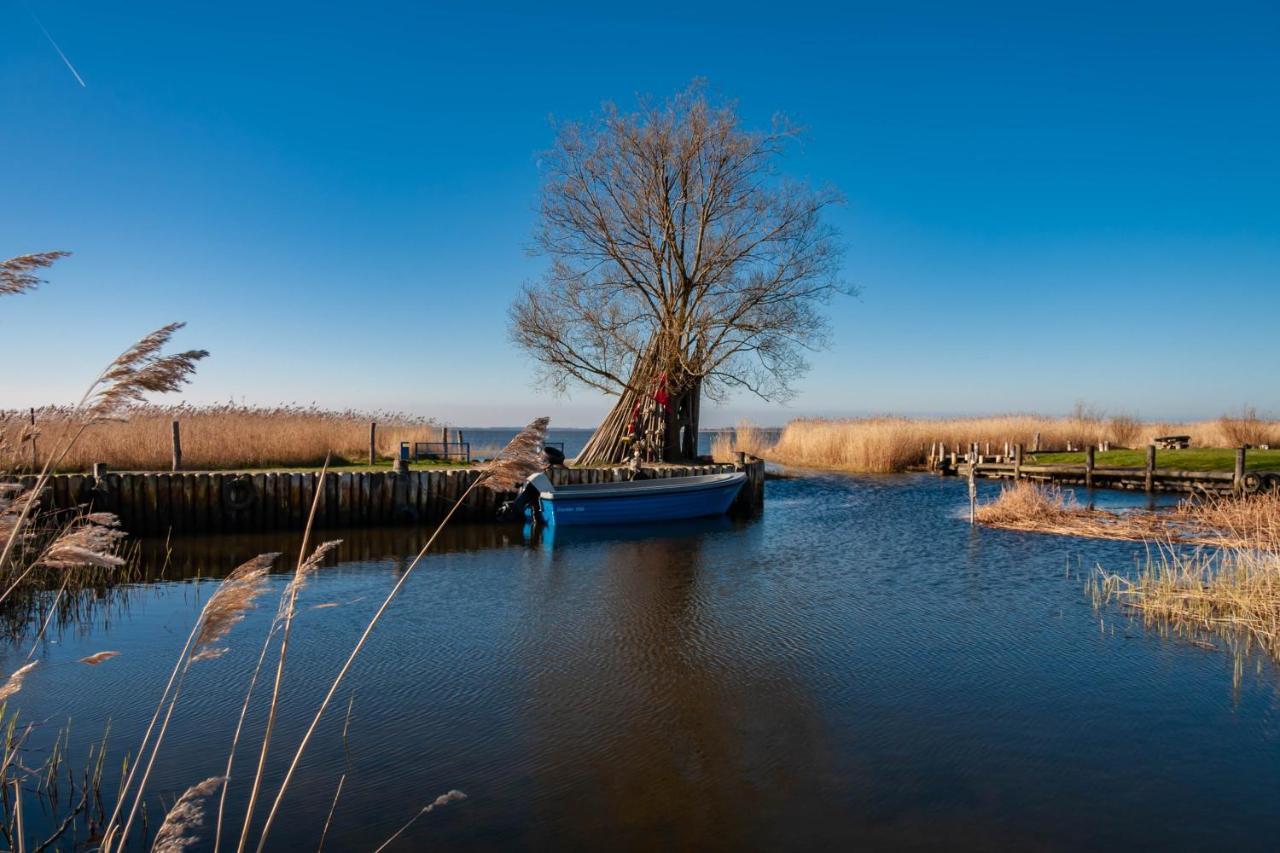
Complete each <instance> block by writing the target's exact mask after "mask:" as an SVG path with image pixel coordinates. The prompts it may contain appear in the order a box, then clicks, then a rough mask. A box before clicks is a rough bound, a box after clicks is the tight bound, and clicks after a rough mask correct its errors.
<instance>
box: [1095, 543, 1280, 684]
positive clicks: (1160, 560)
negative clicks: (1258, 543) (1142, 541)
mask: <svg viewBox="0 0 1280 853" xmlns="http://www.w3.org/2000/svg"><path fill="white" fill-rule="evenodd" d="M1090 590H1091V592H1092V594H1093V599H1094V603H1095V605H1098V606H1101V605H1102V604H1105V603H1107V602H1110V601H1118V602H1119V603H1120V604H1122V605H1123V606H1125V607H1126V608H1128V609H1130V610H1131V611H1133V612H1135V613H1138V614H1140V615H1141V617H1142V619H1143V622H1144V623H1145V624H1146V625H1147V626H1148V627H1151V628H1155V629H1157V630H1161V631H1169V632H1173V633H1176V634H1178V635H1181V636H1185V637H1189V638H1191V639H1193V640H1195V641H1197V642H1204V641H1203V639H1202V638H1203V637H1205V636H1215V635H1216V636H1218V637H1219V638H1221V639H1223V640H1224V641H1225V642H1226V644H1227V645H1228V647H1229V648H1230V649H1231V650H1232V651H1234V652H1235V654H1236V675H1237V678H1238V677H1239V674H1240V672H1241V670H1242V662H1243V659H1244V658H1245V657H1246V656H1247V655H1248V653H1249V652H1250V651H1251V650H1252V649H1253V648H1254V647H1255V646H1256V647H1259V648H1261V649H1262V650H1263V651H1264V652H1266V653H1267V654H1268V655H1270V657H1271V659H1272V660H1273V661H1275V662H1277V663H1280V550H1277V549H1275V548H1266V549H1258V548H1230V547H1229V548H1220V549H1202V548H1199V549H1190V550H1187V549H1179V548H1176V547H1166V548H1161V549H1160V550H1159V552H1158V553H1157V554H1156V555H1153V556H1151V557H1149V558H1148V559H1147V562H1146V565H1145V567H1144V568H1143V569H1142V570H1141V571H1140V572H1139V573H1138V574H1137V575H1136V576H1126V575H1119V574H1114V573H1110V572H1106V571H1104V570H1102V569H1099V570H1098V571H1097V573H1096V574H1095V576H1094V578H1093V579H1092V581H1091V584H1090ZM1210 645H1211V644H1210Z"/></svg>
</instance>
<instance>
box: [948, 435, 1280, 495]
mask: <svg viewBox="0 0 1280 853" xmlns="http://www.w3.org/2000/svg"><path fill="white" fill-rule="evenodd" d="M990 449H991V445H990V443H987V444H986V451H987V452H985V453H984V452H982V449H981V448H980V447H979V444H978V442H973V443H971V444H970V445H969V448H968V450H967V451H965V452H963V453H962V452H961V449H960V446H959V445H956V446H955V448H954V449H952V450H948V449H947V448H946V446H945V445H943V444H941V443H937V442H935V443H934V445H933V446H932V447H931V448H930V451H929V467H930V468H931V469H932V470H935V471H937V472H938V473H941V474H960V475H968V474H972V475H973V476H976V477H993V478H1008V479H1015V480H1018V479H1037V480H1046V481H1050V482H1056V483H1070V484H1080V485H1083V486H1085V488H1090V489H1092V488H1094V487H1095V486H1107V487H1111V488H1141V489H1142V490H1144V491H1146V492H1155V491H1215V492H1231V493H1234V494H1242V493H1251V492H1256V491H1261V490H1263V489H1265V488H1277V487H1280V471H1277V472H1263V473H1249V472H1247V468H1246V457H1247V453H1248V448H1246V447H1237V448H1236V449H1235V464H1234V466H1233V469H1232V471H1231V472H1230V473H1227V472H1225V471H1221V472H1220V471H1180V470H1161V469H1158V468H1157V467H1156V446H1155V445H1154V444H1149V445H1147V447H1146V458H1145V460H1144V461H1145V464H1144V465H1143V467H1142V468H1119V467H1100V466H1098V464H1097V456H1096V454H1097V451H1098V449H1099V448H1098V446H1096V445H1092V444H1090V445H1086V446H1085V447H1084V464H1083V465H1061V464H1054V465H1039V464H1034V463H1028V462H1026V461H1025V454H1026V453H1027V451H1026V450H1025V448H1024V446H1023V445H1022V444H1012V445H1011V444H1006V445H1005V450H1004V454H996V455H992V454H991V453H990ZM1102 449H1103V450H1106V449H1107V447H1106V446H1104V447H1103V448H1102Z"/></svg>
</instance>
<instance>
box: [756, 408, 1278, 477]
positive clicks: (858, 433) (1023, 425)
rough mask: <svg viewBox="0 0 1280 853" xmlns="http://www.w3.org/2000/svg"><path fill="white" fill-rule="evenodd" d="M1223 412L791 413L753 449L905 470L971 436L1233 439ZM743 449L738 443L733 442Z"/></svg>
mask: <svg viewBox="0 0 1280 853" xmlns="http://www.w3.org/2000/svg"><path fill="white" fill-rule="evenodd" d="M1226 421H1227V419H1218V420H1211V421H1198V422H1194V423H1154V422H1141V421H1137V420H1136V419H1134V418H1133V417H1131V416H1128V415H1119V416H1112V417H1111V418H1107V417H1104V416H1101V415H1095V414H1090V413H1088V412H1083V413H1078V414H1076V415H1073V416H1070V417H1063V418H1051V417H1042V416H1039V415H1003V416H996V417H985V418H905V417H876V418H856V419H849V420H825V419H798V420H793V421H791V422H790V423H788V424H787V425H786V427H784V428H783V430H782V434H781V435H780V436H779V438H778V441H777V442H776V443H774V445H773V446H772V447H767V448H762V449H761V450H760V451H758V452H757V454H756V455H759V456H763V457H764V458H767V459H770V460H773V461H776V462H781V463H784V464H788V465H796V466H800V467H813V468H835V469H841V470H847V471H859V472H866V473H890V472H894V471H905V470H907V469H909V468H912V467H915V466H919V465H923V464H925V463H926V462H927V461H928V455H929V450H930V448H931V447H933V446H934V445H935V444H941V445H943V446H945V447H946V448H948V449H954V448H956V447H957V446H958V447H960V448H961V452H963V451H964V450H965V449H967V448H968V446H969V444H970V443H971V442H975V441H976V442H978V443H979V445H981V446H983V447H984V448H985V447H986V446H990V448H991V450H992V451H993V452H995V451H997V449H998V450H999V451H1000V452H1003V450H1004V445H1005V443H1006V442H1007V443H1008V444H1010V445H1014V444H1022V445H1024V446H1025V447H1027V448H1031V447H1033V446H1035V442H1036V437H1037V436H1039V442H1040V444H1039V446H1040V447H1041V448H1042V449H1046V450H1052V449H1056V450H1061V449H1064V448H1065V447H1066V446H1067V445H1068V444H1070V445H1071V446H1072V447H1082V446H1084V445H1088V444H1093V445H1101V444H1102V443H1104V442H1107V443H1110V444H1111V445H1113V446H1116V447H1123V446H1141V445H1146V444H1148V443H1150V442H1151V441H1152V439H1153V438H1155V437H1156V436H1158V435H1170V434H1177V435H1189V436H1191V443H1192V445H1193V446H1196V447H1233V446H1238V445H1239V444H1240V443H1241V442H1240V441H1239V438H1240V434H1239V433H1236V432H1233V431H1232V430H1231V429H1230V428H1229V427H1228V426H1227V423H1226ZM1250 424H1251V428H1252V429H1253V430H1254V432H1252V433H1249V435H1251V436H1252V437H1253V438H1254V439H1255V440H1253V441H1250V442H1248V443H1251V444H1263V443H1266V442H1264V441H1258V440H1256V439H1257V438H1258V436H1259V435H1262V432H1258V431H1259V430H1262V431H1265V432H1266V435H1267V436H1270V439H1269V440H1270V441H1272V442H1273V443H1274V442H1275V441H1276V440H1277V438H1278V437H1280V424H1277V422H1275V421H1263V420H1258V421H1256V422H1250ZM738 449H743V448H741V447H740V448H738Z"/></svg>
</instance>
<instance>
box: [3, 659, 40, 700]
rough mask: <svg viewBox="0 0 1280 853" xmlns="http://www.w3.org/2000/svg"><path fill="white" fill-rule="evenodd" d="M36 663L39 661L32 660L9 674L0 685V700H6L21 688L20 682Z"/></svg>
mask: <svg viewBox="0 0 1280 853" xmlns="http://www.w3.org/2000/svg"><path fill="white" fill-rule="evenodd" d="M37 663H39V661H34V660H33V661H31V662H30V663H28V664H24V665H22V666H20V667H18V668H17V669H16V670H14V673H13V675H10V676H9V677H8V679H6V680H5V682H4V684H3V685H0V702H4V701H7V700H8V699H9V697H10V696H12V695H13V694H15V693H17V692H18V691H19V690H21V689H22V682H23V681H25V680H26V678H27V676H28V675H29V674H30V673H31V670H33V669H35V666H36V664H37Z"/></svg>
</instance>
